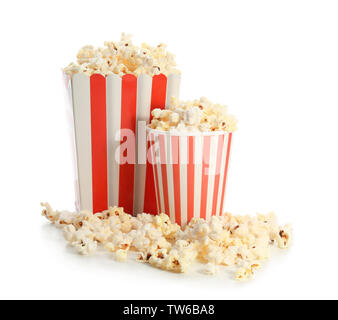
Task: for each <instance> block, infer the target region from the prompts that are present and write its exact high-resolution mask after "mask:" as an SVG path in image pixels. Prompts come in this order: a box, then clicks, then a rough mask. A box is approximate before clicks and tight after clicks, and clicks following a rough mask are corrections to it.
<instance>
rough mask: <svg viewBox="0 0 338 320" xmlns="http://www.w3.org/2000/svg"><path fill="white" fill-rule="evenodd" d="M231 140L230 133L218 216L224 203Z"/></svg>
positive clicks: (230, 134) (221, 212)
mask: <svg viewBox="0 0 338 320" xmlns="http://www.w3.org/2000/svg"><path fill="white" fill-rule="evenodd" d="M231 138H232V132H230V133H229V138H228V147H227V158H226V162H225V171H224V181H223V190H222V199H221V209H220V215H223V202H224V194H225V186H226V180H227V174H228V165H229V156H230V147H231Z"/></svg>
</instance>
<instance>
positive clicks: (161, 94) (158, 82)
mask: <svg viewBox="0 0 338 320" xmlns="http://www.w3.org/2000/svg"><path fill="white" fill-rule="evenodd" d="M166 91H167V77H166V76H165V75H163V74H159V75H156V76H154V77H153V82H152V89H151V104H150V115H149V119H150V120H149V121H151V119H152V116H151V112H152V111H153V109H155V108H160V109H164V108H165V99H166ZM149 147H150V143H148V148H149ZM146 172H147V174H146V184H145V191H144V205H143V211H144V212H146V213H151V214H156V213H157V206H156V200H155V183H154V172H153V170H152V166H151V164H150V163H149V162H147V169H146Z"/></svg>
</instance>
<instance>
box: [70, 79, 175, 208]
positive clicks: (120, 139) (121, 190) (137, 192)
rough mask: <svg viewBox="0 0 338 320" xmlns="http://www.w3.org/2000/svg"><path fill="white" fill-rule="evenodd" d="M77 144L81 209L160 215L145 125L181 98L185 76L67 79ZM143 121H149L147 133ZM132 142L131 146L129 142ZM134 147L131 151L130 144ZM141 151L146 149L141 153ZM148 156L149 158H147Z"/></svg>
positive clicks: (75, 143) (77, 193)
mask: <svg viewBox="0 0 338 320" xmlns="http://www.w3.org/2000/svg"><path fill="white" fill-rule="evenodd" d="M64 78H65V84H66V88H67V90H68V92H69V95H68V96H69V97H70V104H69V105H70V108H69V111H70V112H69V115H70V117H69V118H70V121H71V131H72V135H73V141H74V155H75V161H74V162H75V189H76V203H75V204H76V209H77V210H90V211H92V212H94V213H95V212H100V211H102V210H105V209H107V208H108V207H109V206H114V205H116V206H121V207H124V210H125V212H128V213H131V214H133V213H140V212H149V213H153V214H156V213H157V207H156V200H155V186H154V178H153V170H152V167H151V164H149V163H148V164H147V161H146V156H139V154H141V155H142V152H143V151H144V152H143V154H146V151H145V150H146V149H147V141H146V131H145V123H144V122H146V123H149V121H150V120H151V111H152V109H153V108H165V106H166V105H168V104H169V101H170V99H171V97H173V96H174V97H178V94H179V85H180V75H178V74H171V75H169V76H168V77H167V76H165V75H163V74H161V75H156V76H153V77H151V76H149V75H146V74H141V75H139V76H138V77H135V76H134V75H131V74H127V75H124V76H123V77H120V76H117V75H108V76H106V77H104V76H102V75H100V74H93V75H91V76H87V75H85V74H82V73H78V74H75V75H73V76H72V77H70V76H68V75H64ZM140 121H143V123H144V125H143V128H144V129H143V132H142V130H138V129H139V128H141V126H140V125H139V124H140ZM127 142H128V143H127ZM126 145H128V148H125V146H126ZM138 151H141V152H140V153H139V152H138ZM143 158H144V159H143Z"/></svg>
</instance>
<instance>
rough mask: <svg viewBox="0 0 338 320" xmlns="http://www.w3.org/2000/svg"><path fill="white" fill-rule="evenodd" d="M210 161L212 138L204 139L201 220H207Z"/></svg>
mask: <svg viewBox="0 0 338 320" xmlns="http://www.w3.org/2000/svg"><path fill="white" fill-rule="evenodd" d="M209 160H210V136H206V137H204V138H203V164H202V187H201V210H200V215H201V218H203V219H206V215H207V198H208V196H207V195H208V182H209V163H208V161H209Z"/></svg>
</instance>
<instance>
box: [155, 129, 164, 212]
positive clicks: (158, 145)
mask: <svg viewBox="0 0 338 320" xmlns="http://www.w3.org/2000/svg"><path fill="white" fill-rule="evenodd" d="M155 146H156V147H155V148H156V170H157V175H158V189H159V193H160V194H159V197H160V201H159V207H160V208H159V209H160V213H163V212H165V206H164V193H163V181H162V170H161V160H160V142H159V137H158V135H157V134H155Z"/></svg>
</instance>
